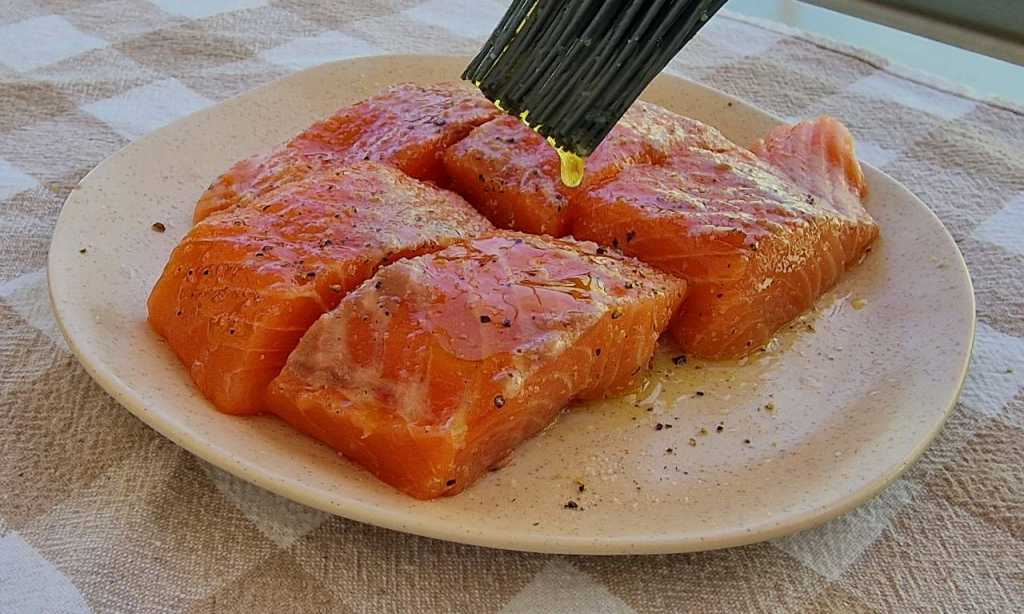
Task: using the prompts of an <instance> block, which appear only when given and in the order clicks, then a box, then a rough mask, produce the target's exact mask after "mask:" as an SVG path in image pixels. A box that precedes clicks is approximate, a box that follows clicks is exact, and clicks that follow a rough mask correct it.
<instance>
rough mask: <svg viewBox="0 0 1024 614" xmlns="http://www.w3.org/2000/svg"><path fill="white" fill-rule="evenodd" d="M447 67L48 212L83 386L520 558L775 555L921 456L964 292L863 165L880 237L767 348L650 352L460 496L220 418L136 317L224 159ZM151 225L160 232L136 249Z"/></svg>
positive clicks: (964, 281) (249, 471) (316, 489)
mask: <svg viewBox="0 0 1024 614" xmlns="http://www.w3.org/2000/svg"><path fill="white" fill-rule="evenodd" d="M465 62H466V59H465V58H446V57H422V56H420V57H412V56H406V57H395V56H391V57H376V58H364V59H359V60H352V61H346V62H338V63H334V64H328V65H324V66H320V67H317V68H313V69H310V70H307V71H304V72H301V73H298V74H296V75H294V76H292V77H289V78H287V79H284V80H282V81H278V82H276V83H272V84H270V85H267V86H265V87H262V88H259V89H257V90H254V91H252V92H250V93H248V94H245V95H243V96H241V97H238V98H235V99H232V100H229V101H227V102H225V103H223V104H220V105H217V106H215V107H212V108H209V109H206V110H204V111H201V112H199V113H196V114H194V115H191V116H189V117H187V118H184V119H183V120H181V121H178V122H176V123H174V124H172V125H170V126H168V127H166V128H164V129H162V130H159V131H157V132H155V133H153V134H151V135H149V136H147V137H146V138H143V139H141V140H139V141H138V142H136V143H134V144H132V145H130V146H129V147H126V148H125V149H124V150H122V151H121V152H119V153H117V154H116V155H114V156H112V157H111V158H110V159H108V160H107V161H106V162H104V163H103V164H101V165H100V166H99V167H98V168H96V170H94V171H93V172H92V173H90V174H89V176H88V177H86V178H85V179H84V180H83V181H82V183H81V185H80V186H79V187H78V188H77V189H76V190H75V191H74V192H72V194H71V196H70V197H69V198H68V200H67V203H66V205H65V206H64V210H63V212H62V213H61V216H60V221H59V222H58V225H57V229H56V231H55V233H54V238H53V244H52V246H51V249H50V261H49V276H50V292H51V297H52V300H53V306H54V309H55V312H56V314H57V316H58V319H59V321H60V323H61V325H62V327H63V329H64V333H65V335H66V336H67V338H68V341H69V343H70V344H71V347H72V348H73V349H74V351H75V353H76V354H77V355H78V357H79V358H80V359H81V361H82V364H84V365H85V367H86V369H88V370H89V372H90V373H91V374H92V376H93V377H94V378H96V381H98V382H99V383H100V385H101V386H103V387H104V388H105V389H106V390H107V391H108V392H110V394H112V395H113V396H114V397H115V398H116V399H117V400H118V401H120V402H121V403H122V404H124V406H125V407H127V408H128V410H129V411H131V412H132V413H134V414H135V415H136V416H138V417H139V418H140V419H142V420H143V421H145V422H146V423H148V424H149V425H151V426H152V427H153V428H154V429H156V430H157V431H159V432H160V433H162V434H164V435H165V436H167V437H168V438H170V439H171V440H173V441H175V442H176V443H178V444H179V445H181V446H183V447H185V448H186V449H188V450H190V451H192V452H193V453H195V454H196V455H198V456H200V457H202V458H204V459H206V460H207V461H209V462H211V463H213V464H215V465H217V466H219V467H221V468H223V469H225V470H227V471H229V472H231V473H233V474H235V475H237V476H239V477H241V478H243V479H245V480H249V481H251V482H253V483H255V484H257V485H259V486H262V487H264V488H266V489H268V490H271V491H273V492H276V493H279V494H281V495H284V496H286V497H289V498H291V499H294V500H296V501H299V502H302V503H305V504H307V505H310V506H313V507H316V508H320V509H323V510H326V511H328V512H333V513H335V514H338V515H341V516H346V517H348V518H353V519H355V520H359V521H363V522H368V523H373V524H376V525H380V526H383V527H388V528H392V529H396V530H399V531H407V532H410V533H417V534H420V535H427V536H431V537H437V538H441V539H448V540H453V541H459V542H466V543H472V544H481V545H485V546H493V547H498V548H511V549H518V550H533V551H544V552H564V553H579V554H584V553H585V554H617V553H655V552H684V551H691V550H705V549H711V548H722V547H727V546H736V545H740V544H745V543H749V542H754V541H759V540H764V539H769V538H772V537H777V536H780V535H784V534H787V533H792V532H794V531H798V530H800V529H805V528H808V527H812V526H814V525H817V524H820V523H822V522H824V521H826V520H828V519H830V518H833V517H835V516H838V515H839V514H842V513H844V512H846V511H848V510H850V509H851V508H853V507H854V506H856V505H858V504H860V503H862V502H863V501H865V500H866V499H868V498H869V497H871V496H872V495H874V494H876V493H877V492H878V491H879V490H881V489H882V488H884V487H885V486H886V485H887V484H888V483H889V482H890V481H891V480H893V479H894V478H895V477H896V476H897V475H898V474H899V473H900V472H901V471H903V470H904V469H905V468H906V467H907V465H908V464H909V463H911V462H913V461H914V459H915V458H917V456H918V455H919V454H920V453H921V452H922V451H923V450H924V448H925V446H926V445H927V444H928V442H929V441H930V440H931V439H932V437H934V436H935V434H936V432H937V431H938V430H939V428H940V427H941V426H942V423H943V421H944V419H945V418H946V416H947V414H948V413H949V411H950V409H951V407H952V406H953V403H954V401H955V400H956V397H957V393H958V391H959V389H960V385H961V382H962V381H963V378H964V372H965V368H966V365H967V359H968V354H969V352H970V346H971V340H972V335H973V330H974V300H973V294H972V292H971V284H970V279H969V277H968V274H967V270H966V268H965V266H964V262H963V260H962V258H961V256H960V253H959V252H958V250H957V248H956V246H955V245H954V244H953V241H952V240H951V239H950V237H949V235H948V234H947V233H946V231H945V229H943V227H942V225H941V224H940V223H939V221H938V220H937V219H936V218H935V216H934V215H932V213H931V212H930V211H929V210H928V209H927V208H926V207H925V206H924V205H923V204H922V203H921V202H920V201H919V200H917V199H916V198H915V197H914V196H913V195H912V194H910V193H909V192H908V191H907V190H906V189H904V188H903V187H901V186H900V185H899V184H897V183H896V182H895V181H893V180H892V179H890V178H889V177H887V176H885V175H883V174H882V173H880V172H878V171H876V170H874V169H871V168H868V169H867V173H868V180H869V183H870V186H871V197H870V200H869V202H868V208H869V209H870V211H871V213H872V214H873V215H874V216H875V218H876V219H877V220H878V221H879V223H880V224H881V227H882V240H881V241H880V242H879V243H878V244H877V246H876V247H875V249H874V251H873V253H871V254H870V255H869V256H868V257H867V259H866V260H865V261H864V263H863V264H861V265H860V266H859V267H857V268H856V269H855V270H854V271H852V272H851V273H850V274H849V275H847V276H846V278H845V279H843V281H842V282H841V284H840V285H839V287H838V288H837V289H836V290H835V291H833V292H831V293H829V294H828V295H827V296H825V297H824V298H823V299H822V300H821V301H820V303H819V307H818V309H816V311H815V313H813V314H809V316H808V317H806V318H804V319H803V320H801V321H800V322H799V323H796V324H795V325H794V326H792V327H790V329H788V330H786V331H785V332H783V333H782V334H781V335H780V336H779V338H778V340H777V342H776V343H774V344H773V346H774V347H772V348H771V349H770V350H769V351H768V352H766V353H763V354H760V355H759V356H758V357H756V358H755V359H753V360H750V361H749V362H748V363H746V364H698V363H696V362H693V361H691V362H690V363H688V364H686V365H682V366H676V365H674V364H672V362H671V360H670V358H671V353H670V350H669V349H667V348H666V349H663V350H662V352H661V354H660V355H659V358H658V360H657V364H656V369H655V372H654V374H653V376H652V378H651V381H650V383H649V385H648V387H647V388H646V389H645V390H644V391H643V392H642V393H640V394H639V395H637V396H636V397H629V398H624V399H619V400H615V401H608V402H603V403H595V404H590V405H586V406H580V407H577V408H575V409H574V410H573V411H572V412H571V413H569V414H567V415H564V416H563V417H562V418H561V419H560V420H559V421H558V422H557V423H556V424H555V425H554V426H552V427H551V428H549V429H548V430H547V431H545V432H544V433H542V434H541V435H540V436H538V437H536V438H535V439H533V440H532V441H529V442H527V443H526V444H524V445H523V446H521V447H520V448H519V449H518V450H517V452H516V454H515V456H514V459H513V461H512V463H511V464H510V465H508V466H507V467H506V468H504V469H502V470H500V471H496V472H494V473H491V474H490V475H488V476H487V477H486V478H484V479H483V480H481V481H480V482H479V483H478V484H476V485H475V486H473V487H472V488H470V489H469V490H468V491H466V492H465V493H463V494H461V495H459V496H457V497H453V498H448V499H442V500H438V501H433V502H420V501H415V500H413V499H410V498H408V497H405V496H403V495H401V494H399V493H397V492H396V491H394V490H392V489H391V488H389V487H387V486H385V485H383V484H382V483H380V482H378V481H376V480H375V479H374V478H372V477H371V476H370V475H369V474H367V473H365V472H364V471H362V470H361V469H359V468H358V467H356V466H354V465H352V464H350V463H348V462H347V461H346V460H344V459H342V458H339V457H338V456H337V455H336V454H334V453H333V452H332V451H331V450H329V449H328V448H326V447H325V446H322V445H320V444H318V443H315V442H314V441H312V440H310V439H307V438H305V437H303V436H301V435H299V434H297V433H295V432H293V431H292V430H291V429H290V428H288V427H287V426H286V425H284V424H283V423H281V422H279V421H277V420H276V419H274V418H270V417H260V418H232V417H228V416H225V415H222V414H219V413H217V412H216V411H215V410H214V409H213V407H212V406H211V405H209V404H208V403H207V402H206V401H205V400H204V399H203V398H202V397H201V396H200V395H199V394H198V393H197V392H196V390H195V389H194V388H193V387H192V384H191V383H190V381H189V378H188V376H187V375H186V373H185V370H184V369H183V368H182V367H181V365H180V364H179V363H178V361H177V360H176V359H175V357H174V356H173V355H172V354H171V352H170V350H169V349H168V348H167V346H166V345H165V344H164V343H163V342H162V341H161V340H160V339H159V338H158V337H157V336H156V335H155V334H153V333H152V332H151V331H150V329H149V328H148V327H147V325H146V306H145V302H146V297H147V295H148V293H149V290H150V288H151V287H152V285H153V283H154V281H155V280H156V278H157V276H158V274H159V273H160V271H161V269H162V267H163V264H164V262H165V261H166V260H167V257H168V255H169V253H170V251H171V249H172V248H173V247H174V245H175V244H176V243H177V241H178V240H179V239H180V238H181V236H182V235H184V234H185V233H186V232H187V231H188V229H189V225H190V223H189V220H190V215H191V211H192V206H193V203H194V202H195V201H196V199H197V198H198V196H199V195H200V193H202V191H203V189H204V188H205V187H206V186H207V185H208V184H209V183H210V181H211V180H212V179H213V178H214V177H216V176H217V175H218V174H219V173H220V172H221V171H223V170H224V169H226V168H227V167H228V166H229V165H230V164H231V163H232V162H234V161H235V160H237V159H239V158H242V157H244V156H248V155H250V154H253V153H255V152H259V151H263V150H267V149H269V148H270V147H272V146H273V145H275V144H276V143H278V142H280V141H283V140H285V139H286V138H288V137H290V136H291V135H293V134H294V133H296V132H298V131H299V130H300V129H302V128H304V127H305V126H306V125H308V124H309V123H311V122H312V121H313V120H315V119H317V118H320V117H323V116H326V115H327V114H329V113H330V112H332V111H334V110H335V109H336V108H338V107H340V106H342V105H345V104H348V103H350V102H353V101H355V100H358V99H360V98H363V97H365V96H368V95H371V94H373V93H374V92H376V91H378V90H379V89H380V88H382V87H383V86H385V85H387V84H390V83H394V82H399V81H420V82H432V81H438V80H444V79H456V78H457V77H458V75H459V73H460V71H461V69H462V67H463V66H464V64H465ZM644 98H646V99H647V100H650V101H652V102H656V103H659V104H662V105H664V106H666V107H668V108H669V109H672V110H674V111H677V112H679V113H683V114H686V115H689V116H692V117H695V118H698V119H700V120H703V121H705V122H708V123H710V124H713V125H715V126H718V127H719V128H720V129H722V130H723V131H724V132H725V133H726V134H727V135H728V136H730V137H732V138H733V139H735V140H737V141H738V142H740V143H749V142H751V141H752V140H753V139H754V138H755V137H757V136H758V135H760V134H761V133H763V132H764V131H765V130H767V129H768V127H769V126H771V125H773V124H774V123H776V120H775V119H773V118H772V117H770V116H769V115H767V114H765V113H763V112H761V111H759V110H757V109H754V108H752V107H750V106H748V105H746V104H745V103H743V102H741V101H739V100H735V99H732V98H729V97H727V96H725V95H723V94H721V93H718V92H716V91H713V90H710V89H706V88H704V87H701V86H698V85H695V84H693V83H689V82H686V81H683V80H680V79H676V78H673V77H667V76H662V77H659V78H658V80H657V81H656V82H655V83H654V84H653V85H652V87H651V88H649V90H648V92H647V93H646V94H645V96H644ZM894 129H899V127H898V126H894ZM157 221H159V222H163V223H165V224H166V225H167V232H165V233H163V234H157V233H155V232H153V231H152V230H151V229H150V226H151V225H152V224H153V223H154V222H157ZM81 248H86V249H87V252H86V253H84V254H83V253H80V252H79V250H80V249H81ZM854 299H860V300H857V301H855V300H854ZM862 302H863V306H862V307H861V308H860V309H854V308H853V305H854V304H857V305H858V306H861V303H862ZM701 393H703V394H701ZM768 407H771V408H772V409H771V410H769V409H768ZM658 423H661V424H663V425H669V426H671V428H666V427H662V428H661V429H660V430H659V429H657V428H656V425H657V424H658ZM719 424H723V425H724V428H723V430H722V431H721V432H718V431H717V430H716V426H717V425H719ZM705 432H706V434H704V433H705ZM670 450H671V451H670ZM577 481H580V482H582V483H584V484H585V485H586V489H585V491H584V492H582V493H581V492H579V489H578V485H577ZM570 500H573V501H575V502H577V504H578V506H579V507H578V509H575V510H573V509H566V508H565V507H564V505H565V504H566V503H567V502H568V501H570Z"/></svg>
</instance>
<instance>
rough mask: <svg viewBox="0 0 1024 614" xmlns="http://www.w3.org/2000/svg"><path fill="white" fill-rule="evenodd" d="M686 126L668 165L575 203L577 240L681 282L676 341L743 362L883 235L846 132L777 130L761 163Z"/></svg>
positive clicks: (829, 124) (640, 171)
mask: <svg viewBox="0 0 1024 614" xmlns="http://www.w3.org/2000/svg"><path fill="white" fill-rule="evenodd" d="M687 122H688V123H687V124H686V125H687V130H688V131H690V132H692V133H693V134H692V138H690V139H688V140H686V141H685V142H684V143H682V144H680V145H679V146H677V147H676V148H675V149H674V151H673V152H672V154H671V155H670V156H669V159H668V160H667V161H666V162H665V163H664V164H663V165H660V166H655V165H641V166H632V167H628V168H626V169H624V170H623V171H622V172H621V173H620V174H619V175H618V176H616V177H615V178H614V179H612V180H610V181H608V182H606V183H604V184H603V185H600V186H597V187H595V188H594V189H592V190H589V191H588V192H587V193H586V194H584V195H582V196H581V197H579V198H578V199H577V202H576V203H575V212H574V224H573V227H572V231H573V234H574V235H575V236H576V237H577V238H581V239H589V240H593V241H597V242H598V243H602V244H606V245H612V246H614V247H618V248H620V249H622V250H623V251H624V252H625V253H627V254H631V255H634V256H636V257H638V258H640V259H641V260H643V261H645V262H647V263H649V264H652V265H654V266H656V267H658V268H660V269H662V270H664V271H668V272H670V273H674V274H676V275H678V276H680V277H682V278H683V279H685V280H686V281H687V282H688V283H689V290H688V292H687V300H686V302H685V304H684V305H683V307H682V309H681V310H680V313H679V314H678V315H677V316H676V318H675V319H674V321H673V323H672V325H671V327H670V329H671V331H672V333H673V336H674V337H675V338H676V340H677V341H678V342H679V343H680V344H681V345H682V348H683V349H684V350H685V351H687V352H690V353H693V354H694V355H697V356H700V357H705V358H713V359H724V358H736V357H739V356H742V355H744V354H747V353H749V352H750V351H753V350H754V349H756V348H758V347H760V346H762V345H764V344H765V343H767V342H768V341H769V340H770V339H771V337H772V335H773V334H774V333H775V332H776V331H777V330H778V328H779V327H780V326H782V325H783V324H784V323H786V322H788V321H789V320H791V319H792V318H794V317H796V316H797V315H799V314H800V313H802V312H804V311H805V310H807V309H808V308H810V307H811V306H812V305H813V303H814V301H815V300H816V299H817V298H818V297H819V296H820V295H821V294H822V293H823V292H824V291H825V290H827V289H828V288H830V287H831V286H833V285H834V284H835V283H836V282H837V281H838V279H839V277H840V275H841V274H842V273H843V272H844V271H845V270H846V269H847V268H848V267H849V266H851V265H853V264H854V263H856V262H858V261H859V260H860V259H861V257H862V256H863V254H864V252H865V249H866V248H867V247H868V246H869V245H870V244H871V242H872V241H874V239H875V238H876V237H877V236H878V227H877V225H876V224H875V222H874V221H873V220H872V219H871V216H870V215H869V214H868V213H867V211H866V210H865V209H864V207H863V205H862V204H861V196H862V195H863V194H864V193H865V189H866V188H865V184H864V177H863V173H862V172H861V169H860V165H859V164H858V163H857V160H856V158H855V156H854V154H853V144H852V137H851V136H850V134H849V132H848V131H847V130H846V129H845V128H844V127H843V126H842V125H841V124H840V123H839V122H837V121H835V120H833V119H831V118H819V119H817V120H813V121H809V122H803V123H801V124H797V125H795V126H784V127H780V128H778V129H776V130H773V131H772V132H771V133H770V134H769V135H767V136H766V137H765V139H764V140H762V141H761V142H759V143H758V144H757V145H755V147H754V150H755V151H756V152H757V154H758V155H755V154H754V153H751V152H750V151H747V150H745V149H743V148H741V147H739V146H736V145H734V144H732V143H730V142H728V141H727V140H726V139H725V138H724V137H722V136H721V135H720V134H719V133H718V132H717V131H716V130H714V129H713V128H710V127H708V126H704V125H703V124H699V123H698V122H693V121H692V120H687ZM759 156H760V157H759Z"/></svg>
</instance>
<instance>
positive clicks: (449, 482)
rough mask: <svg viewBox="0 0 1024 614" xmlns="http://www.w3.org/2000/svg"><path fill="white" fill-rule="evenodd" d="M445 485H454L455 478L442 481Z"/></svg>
mask: <svg viewBox="0 0 1024 614" xmlns="http://www.w3.org/2000/svg"><path fill="white" fill-rule="evenodd" d="M444 485H445V486H455V480H448V481H447V482H445V483H444Z"/></svg>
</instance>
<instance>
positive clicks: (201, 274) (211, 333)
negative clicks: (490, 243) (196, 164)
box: [148, 162, 492, 414]
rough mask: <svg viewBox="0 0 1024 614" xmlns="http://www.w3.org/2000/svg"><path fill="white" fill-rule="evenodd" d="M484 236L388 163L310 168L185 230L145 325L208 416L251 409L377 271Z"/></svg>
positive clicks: (475, 219) (444, 195)
mask: <svg viewBox="0 0 1024 614" xmlns="http://www.w3.org/2000/svg"><path fill="white" fill-rule="evenodd" d="M491 229H492V227H491V225H490V223H488V222H487V220H485V219H484V218H483V217H482V216H480V214H479V213H477V212H476V211H475V210H474V209H473V208H472V207H471V206H470V205H469V204H468V203H466V202H465V201H464V200H463V199H462V198H461V197H459V196H457V195H456V194H453V193H451V192H448V191H446V190H441V189H439V188H436V187H434V186H432V185H429V184H426V183H422V182H419V181H417V180H415V179H411V178H409V177H407V176H405V175H404V174H402V173H401V172H399V171H398V170H396V169H394V168H392V167H389V166H385V165H381V164H377V163H374V162H359V163H356V164H354V165H351V166H347V167H340V168H338V169H326V168H320V169H316V170H314V171H313V172H312V173H311V174H309V175H307V176H306V177H305V178H304V179H302V180H300V181H297V182H293V183H291V184H289V185H287V186H283V187H282V188H280V189H279V190H277V191H275V192H273V193H272V194H270V195H268V197H266V198H264V199H263V200H261V201H259V202H258V203H253V205H252V206H248V207H237V208H233V209H231V210H228V211H224V212H221V213H217V214H214V215H211V216H209V217H207V218H206V219H204V220H203V221H202V222H200V223H198V224H196V225H195V226H194V227H193V228H192V231H191V232H189V233H188V235H186V236H185V238H184V239H183V240H182V241H181V243H180V244H179V245H178V247H177V248H176V249H175V250H174V252H173V253H172V255H171V258H170V261H169V262H168V263H167V265H166V267H165V268H164V271H163V274H162V275H161V277H160V279H159V281H157V283H156V286H155V287H154V288H153V291H152V293H151V294H150V297H149V303H148V307H149V321H150V324H151V325H152V327H153V329H154V330H155V331H156V332H157V333H159V334H160V335H161V336H163V337H164V338H165V339H166V340H167V342H168V344H169V345H170V347H171V349H173V350H174V352H175V353H176V354H177V355H178V357H179V358H180V359H181V362H182V363H183V364H184V365H185V367H186V368H187V369H188V372H189V375H191V377H192V379H193V380H194V381H195V383H196V385H197V386H198V387H199V389H200V390H201V391H202V392H203V394H205V395H206V396H207V398H209V399H210V400H211V401H212V402H213V403H214V405H216V406H217V408H218V409H220V410H221V411H224V412H227V413H232V414H250V413H257V412H259V411H261V410H262V409H263V396H264V393H265V391H266V387H267V384H268V383H269V382H270V380H271V379H272V378H273V377H274V376H276V375H277V374H278V372H279V371H280V370H281V367H282V366H283V365H284V363H285V359H286V358H287V357H288V354H289V353H290V352H291V351H292V349H293V348H294V347H295V345H296V343H298V341H299V338H300V337H301V336H302V334H303V333H305V332H306V329H307V328H309V326H310V325H311V324H313V322H314V321H316V319H317V318H318V317H319V316H320V315H321V314H323V313H324V312H326V311H328V310H330V309H332V308H333V307H334V306H336V305H337V304H338V302H339V301H340V300H341V298H342V297H343V296H344V295H345V293H346V292H348V291H349V290H351V289H352V288H354V287H355V286H357V285H359V284H360V283H361V282H363V281H364V280H366V279H367V278H368V277H370V276H371V275H373V273H374V271H375V270H376V269H377V268H378V267H379V266H381V265H382V264H386V263H388V262H392V261H394V260H396V259H399V258H404V257H407V256H413V255H417V254H423V253H427V252H430V251H434V250H438V249H441V248H444V247H446V246H448V245H450V244H451V243H453V242H455V241H458V240H462V239H466V238H469V237H474V236H477V235H480V234H482V233H484V232H487V231H489V230H491Z"/></svg>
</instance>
